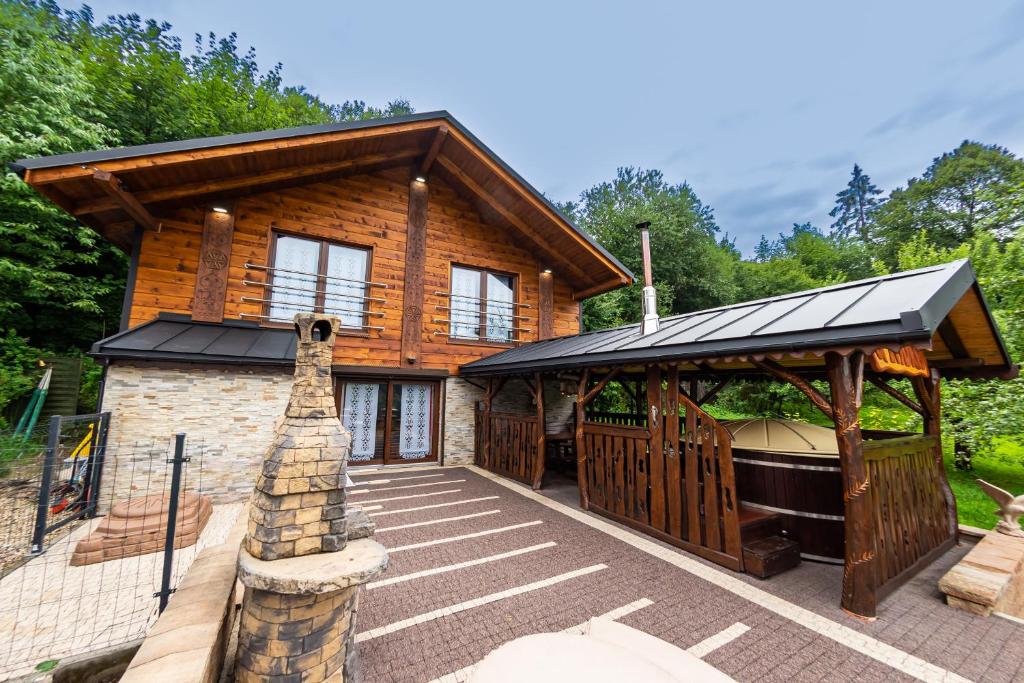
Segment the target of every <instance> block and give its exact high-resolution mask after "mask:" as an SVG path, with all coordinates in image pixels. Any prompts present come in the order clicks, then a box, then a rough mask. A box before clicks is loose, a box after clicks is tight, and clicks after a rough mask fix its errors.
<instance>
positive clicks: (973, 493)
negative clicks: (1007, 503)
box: [944, 439, 1024, 529]
mask: <svg viewBox="0 0 1024 683" xmlns="http://www.w3.org/2000/svg"><path fill="white" fill-rule="evenodd" d="M944 441H946V442H950V443H951V442H952V439H944ZM946 445H947V446H948V445H949V444H946ZM945 450H946V454H945V460H946V472H948V474H949V485H950V487H952V489H953V495H955V496H956V507H957V514H958V517H959V518H960V523H961V524H969V525H970V526H976V527H980V528H982V529H991V528H992V527H994V526H995V525H996V522H997V521H999V520H998V519H997V518H996V516H995V515H994V514H993V513H994V512H995V510H996V504H995V502H994V501H993V500H992V499H991V498H989V497H988V496H986V495H985V494H984V493H983V492H982V490H981V489H980V488H979V487H978V484H977V483H975V481H974V480H975V479H984V480H985V481H987V482H988V483H990V484H995V485H996V486H998V487H1000V488H1002V489H1006V490H1007V491H1009V492H1010V493H1012V494H1014V495H1020V494H1022V493H1024V443H1019V442H1014V441H1010V440H1008V439H1000V440H997V441H996V444H995V448H994V449H993V452H992V453H986V454H985V455H981V456H976V457H975V458H974V461H973V462H974V469H973V470H970V471H968V472H963V471H961V470H958V469H956V468H955V467H953V457H952V452H951V449H950V448H949V447H947V448H946V449H945Z"/></svg>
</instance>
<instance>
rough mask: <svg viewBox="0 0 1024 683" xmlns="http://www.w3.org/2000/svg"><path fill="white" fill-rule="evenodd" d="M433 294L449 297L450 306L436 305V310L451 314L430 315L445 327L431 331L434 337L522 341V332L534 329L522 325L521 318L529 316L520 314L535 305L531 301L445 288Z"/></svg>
mask: <svg viewBox="0 0 1024 683" xmlns="http://www.w3.org/2000/svg"><path fill="white" fill-rule="evenodd" d="M434 294H435V295H437V296H442V297H446V298H447V299H449V305H447V306H445V305H437V306H434V309H435V310H437V311H447V312H448V314H449V317H447V318H441V317H434V318H431V322H432V323H434V324H435V325H441V326H442V327H441V329H437V330H434V331H433V332H431V334H433V335H434V336H440V337H448V338H449V339H458V340H463V341H484V342H492V343H493V342H497V343H507V344H517V343H519V342H520V341H523V340H522V338H521V336H520V335H521V334H522V333H524V332H525V333H529V332H532V331H533V330H532V329H530V328H528V327H522V326H521V325H522V322H521V321H523V320H529V319H530V317H529V316H525V315H521V314H520V313H521V310H522V309H526V308H532V307H531V306H530V305H529V304H522V303H518V302H515V301H504V300H501V299H484V298H481V297H477V296H469V295H466V294H451V293H450V292H442V291H435V292H434ZM495 309H497V310H495Z"/></svg>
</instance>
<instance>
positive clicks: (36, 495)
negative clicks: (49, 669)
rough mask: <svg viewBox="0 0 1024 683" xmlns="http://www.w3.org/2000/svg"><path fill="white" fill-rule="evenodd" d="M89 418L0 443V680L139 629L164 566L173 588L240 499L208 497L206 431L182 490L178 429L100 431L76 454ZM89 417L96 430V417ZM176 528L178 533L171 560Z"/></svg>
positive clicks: (127, 637) (220, 532) (191, 449)
mask: <svg viewBox="0 0 1024 683" xmlns="http://www.w3.org/2000/svg"><path fill="white" fill-rule="evenodd" d="M86 417H87V418H88V419H80V420H74V419H67V420H65V423H64V424H63V425H62V427H61V428H60V429H59V430H58V431H57V432H54V425H53V423H51V425H50V427H51V429H50V437H51V438H50V439H49V441H48V442H41V441H39V440H32V441H31V442H30V444H29V445H28V446H26V444H24V443H22V444H16V445H8V446H7V447H8V448H9V449H10V450H9V451H8V452H3V450H2V447H0V463H4V469H3V471H2V472H0V547H2V548H3V569H2V570H0V571H2V575H0V576H2V578H0V680H4V679H7V678H10V677H13V676H19V675H22V674H25V673H29V672H31V671H32V670H33V669H34V668H35V667H36V666H39V665H40V664H42V663H44V662H49V661H52V660H59V659H61V658H64V657H68V656H72V655H81V654H86V653H88V652H91V651H93V650H98V649H102V648H105V647H110V646H114V645H118V644H121V643H126V642H129V641H132V640H137V639H139V638H141V637H142V636H143V635H144V634H145V632H146V630H147V628H148V627H149V625H150V624H151V623H152V622H153V621H154V620H155V619H156V616H157V613H158V609H159V606H160V602H161V600H160V594H161V583H162V580H164V579H165V576H166V579H165V580H164V584H165V585H166V586H167V587H168V589H169V590H170V591H173V587H174V586H175V585H177V583H178V581H179V580H180V579H181V577H182V576H183V575H184V573H185V572H186V571H187V569H188V567H189V566H190V565H191V562H192V560H193V559H194V558H195V556H196V554H198V552H199V551H200V550H202V548H204V547H207V546H209V545H214V544H217V543H220V542H222V541H223V539H224V538H225V536H226V535H227V532H228V530H229V529H230V528H231V526H232V524H233V523H234V521H235V518H236V517H237V515H238V513H239V511H240V510H241V507H242V506H241V504H231V505H219V506H216V507H214V506H212V505H211V503H210V501H209V499H208V498H207V497H206V496H202V495H201V493H202V490H203V489H202V470H203V456H204V450H205V449H204V445H203V443H202V442H200V441H190V440H187V439H184V440H183V443H182V446H181V449H180V455H181V456H182V457H180V458H178V460H179V466H180V486H179V494H178V495H177V496H172V495H171V484H172V480H173V478H174V476H173V475H174V469H175V466H174V460H175V448H174V446H175V443H174V439H173V438H170V437H169V438H167V439H160V440H154V441H152V442H147V443H138V442H136V443H131V444H110V443H103V442H101V441H98V440H96V441H95V444H94V448H93V450H92V455H91V456H88V457H85V458H84V459H83V458H81V457H76V456H75V455H74V454H75V451H76V449H77V448H78V447H79V446H80V445H81V444H82V443H83V439H85V438H86V436H87V435H88V432H89V429H90V428H89V426H88V425H89V424H90V420H92V417H93V416H86ZM91 424H93V425H94V426H93V427H92V430H93V437H94V438H95V437H98V436H100V434H99V433H98V432H97V431H96V430H97V429H98V428H99V422H98V421H96V420H93V421H92V422H91ZM104 433H105V430H104ZM55 434H56V437H55ZM101 444H102V445H101ZM79 456H81V452H79ZM172 500H177V512H176V514H175V515H174V517H173V519H174V521H175V524H174V525H169V524H168V522H169V512H170V508H171V507H172V506H171V501H172ZM37 513H38V514H37ZM169 526H175V527H176V529H175V531H176V533H172V536H171V539H172V540H171V543H172V544H173V548H174V549H173V552H172V553H171V554H170V555H169V557H170V564H169V565H168V566H167V567H166V568H165V556H167V554H166V553H165V549H166V547H167V546H168V545H169V544H168V542H167V538H168V536H167V531H168V527H169ZM40 529H42V533H40ZM164 597H165V598H166V593H165V594H164Z"/></svg>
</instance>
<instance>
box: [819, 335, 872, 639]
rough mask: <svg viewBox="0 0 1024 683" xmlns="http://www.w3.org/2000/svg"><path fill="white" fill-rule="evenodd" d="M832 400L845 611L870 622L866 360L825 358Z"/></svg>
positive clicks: (831, 355) (860, 356)
mask: <svg viewBox="0 0 1024 683" xmlns="http://www.w3.org/2000/svg"><path fill="white" fill-rule="evenodd" d="M825 367H826V369H827V372H828V382H829V386H830V388H831V396H832V405H831V410H832V415H833V417H834V418H835V429H836V441H837V442H838V446H839V465H840V469H841V470H842V478H843V503H844V505H843V510H844V517H845V522H844V528H845V535H846V553H845V563H844V567H843V596H842V607H843V609H844V610H846V611H847V612H850V613H851V614H853V615H855V616H858V617H864V618H870V619H873V618H874V616H875V607H876V602H877V601H876V596H875V584H876V580H877V579H876V570H875V561H876V557H877V552H876V548H875V532H874V519H873V505H872V500H871V499H872V488H871V480H870V476H869V473H868V468H867V463H866V462H865V460H864V450H863V439H862V437H861V432H860V403H861V395H862V391H863V382H862V379H863V372H864V356H863V354H861V353H859V352H855V353H852V354H850V355H849V356H842V355H840V354H838V353H834V352H829V353H827V354H825Z"/></svg>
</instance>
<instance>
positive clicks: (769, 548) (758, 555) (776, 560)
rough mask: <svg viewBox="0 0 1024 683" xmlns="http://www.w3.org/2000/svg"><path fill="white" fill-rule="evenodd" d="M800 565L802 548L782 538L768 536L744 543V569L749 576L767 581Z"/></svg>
mask: <svg viewBox="0 0 1024 683" xmlns="http://www.w3.org/2000/svg"><path fill="white" fill-rule="evenodd" d="M798 564H800V546H799V544H797V543H796V541H792V540H790V539H788V538H783V537H782V536H768V537H767V538H761V539H758V540H756V541H752V542H749V543H748V542H744V543H743V568H744V569H745V570H746V572H747V573H748V574H753V575H754V576H756V577H758V578H761V579H767V578H768V577H769V576H775V575H776V574H781V573H782V572H784V571H786V570H787V569H792V568H793V567H795V566H797V565H798Z"/></svg>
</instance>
